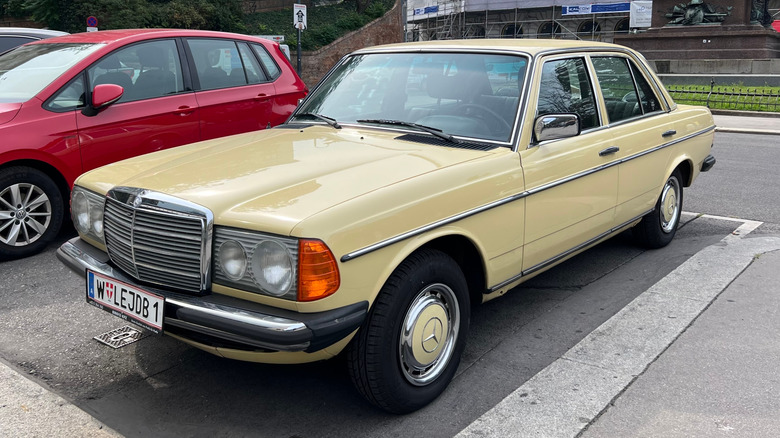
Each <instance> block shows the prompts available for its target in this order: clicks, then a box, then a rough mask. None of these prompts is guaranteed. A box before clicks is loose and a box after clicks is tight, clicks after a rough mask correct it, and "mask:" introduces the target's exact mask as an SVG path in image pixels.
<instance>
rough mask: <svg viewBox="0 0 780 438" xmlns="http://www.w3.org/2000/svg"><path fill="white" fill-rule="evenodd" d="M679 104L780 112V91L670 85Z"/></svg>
mask: <svg viewBox="0 0 780 438" xmlns="http://www.w3.org/2000/svg"><path fill="white" fill-rule="evenodd" d="M666 89H667V91H669V94H671V96H672V98H673V99H674V100H675V102H677V103H683V104H689V105H702V106H707V107H708V108H713V109H729V110H742V111H771V112H780V89H778V88H770V87H738V86H717V85H715V83H714V82H712V83H711V84H710V85H669V86H667V87H666Z"/></svg>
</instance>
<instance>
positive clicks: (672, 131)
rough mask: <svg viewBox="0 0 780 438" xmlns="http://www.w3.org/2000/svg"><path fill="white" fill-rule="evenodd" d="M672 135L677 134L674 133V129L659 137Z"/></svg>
mask: <svg viewBox="0 0 780 438" xmlns="http://www.w3.org/2000/svg"><path fill="white" fill-rule="evenodd" d="M674 134H677V131H675V130H674V129H670V130H668V131H666V132H664V133H663V134H661V137H671V136H673V135H674Z"/></svg>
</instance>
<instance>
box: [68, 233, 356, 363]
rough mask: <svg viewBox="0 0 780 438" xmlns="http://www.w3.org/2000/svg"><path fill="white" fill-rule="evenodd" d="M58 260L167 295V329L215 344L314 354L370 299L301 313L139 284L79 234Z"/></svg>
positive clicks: (347, 328)
mask: <svg viewBox="0 0 780 438" xmlns="http://www.w3.org/2000/svg"><path fill="white" fill-rule="evenodd" d="M57 258H58V259H60V261H62V262H63V263H64V264H65V265H66V266H68V267H69V268H70V269H72V270H73V271H74V272H76V273H78V274H80V275H81V276H83V277H86V270H87V269H89V270H91V271H94V272H97V273H99V274H103V275H105V276H108V277H112V278H115V279H117V280H120V281H123V282H125V283H129V284H131V285H136V286H138V287H139V288H141V289H144V290H147V291H149V292H152V293H155V294H158V295H161V296H163V297H165V318H164V321H163V330H165V331H170V332H171V333H174V334H176V335H177V336H180V337H183V338H185V339H190V340H192V341H195V342H199V343H201V344H205V345H210V346H214V347H226V348H237V349H243V350H252V351H256V350H258V349H259V350H263V351H269V352H271V351H305V352H309V353H311V352H315V351H318V350H321V349H323V348H326V347H328V346H330V345H332V344H334V343H336V342H338V341H340V340H341V339H343V338H344V337H346V336H347V335H349V334H350V333H352V332H353V331H354V330H355V329H357V328H358V327H360V325H361V324H362V323H363V320H364V319H365V317H366V313H367V312H368V302H366V301H363V302H359V303H355V304H352V305H349V306H346V307H341V308H338V309H333V310H329V311H326V312H320V313H298V312H293V311H290V310H284V309H277V308H274V307H270V306H265V305H262V304H258V303H254V302H250V301H246V300H241V299H238V298H233V297H228V296H225V295H219V294H209V295H203V296H193V295H186V294H182V293H178V292H172V291H169V290H165V289H159V288H156V287H154V286H149V285H147V284H139V283H138V282H137V281H136V280H135V279H133V278H131V277H129V276H127V275H126V274H124V273H123V272H122V271H120V270H118V269H115V268H114V267H113V266H112V265H111V264H110V261H109V259H108V255H107V254H106V253H104V252H102V251H100V250H98V249H97V248H95V247H93V246H92V245H89V244H87V243H86V242H84V241H83V240H81V239H80V238H78V237H76V238H73V239H71V240H69V241H67V242H65V243H64V244H63V245H62V246H61V247H60V248H59V249H58V250H57Z"/></svg>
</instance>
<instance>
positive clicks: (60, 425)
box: [0, 360, 122, 438]
mask: <svg viewBox="0 0 780 438" xmlns="http://www.w3.org/2000/svg"><path fill="white" fill-rule="evenodd" d="M0 382H3V384H2V385H0V436H3V437H50V436H56V437H59V438H81V437H94V438H119V437H121V436H122V435H120V434H119V433H117V432H116V431H114V430H113V429H111V428H109V427H107V426H106V425H104V424H102V423H100V422H99V421H98V420H96V419H94V418H93V417H92V416H91V415H90V414H88V413H86V412H85V411H83V410H81V409H79V408H78V407H76V406H75V405H73V404H71V403H70V402H68V401H67V400H65V399H64V398H62V397H60V396H58V395H57V394H55V393H53V392H51V391H49V390H48V389H46V388H44V387H43V386H41V385H39V384H37V383H36V382H34V381H32V380H30V379H28V378H27V377H26V376H24V375H22V374H20V373H19V372H17V371H16V370H14V369H13V368H11V367H10V366H8V365H7V364H6V362H5V361H2V360H0Z"/></svg>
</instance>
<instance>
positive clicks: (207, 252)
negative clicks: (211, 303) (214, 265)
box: [106, 186, 214, 291]
mask: <svg viewBox="0 0 780 438" xmlns="http://www.w3.org/2000/svg"><path fill="white" fill-rule="evenodd" d="M106 197H107V198H111V199H113V200H114V201H116V202H119V203H122V204H126V205H131V206H132V207H133V208H134V209H137V210H146V211H153V212H157V213H167V214H171V213H170V212H176V213H180V214H182V215H188V216H195V217H197V218H199V219H201V220H203V221H204V224H203V231H202V233H201V239H202V240H201V254H200V255H201V259H200V264H201V266H200V272H201V276H200V277H201V278H200V290H201V291H205V290H207V289H209V288H210V287H211V256H212V250H211V245H212V239H213V237H214V213H212V212H211V210H209V209H208V208H206V207H203V206H201V205H198V204H195V203H194V202H190V201H187V200H185V199H182V198H177V197H175V196H171V195H167V194H165V193H161V192H156V191H153V190H147V189H142V188H137V187H125V186H117V187H114V188H113V189H111V190H109V191H108V193H107V194H106ZM130 231H131V233H134V232H135V227H134V226H133V227H131V229H130ZM131 241H132V236H131ZM131 249H132V250H133V263H136V262H135V247H134V246H133V247H131ZM136 276H137V273H136Z"/></svg>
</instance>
